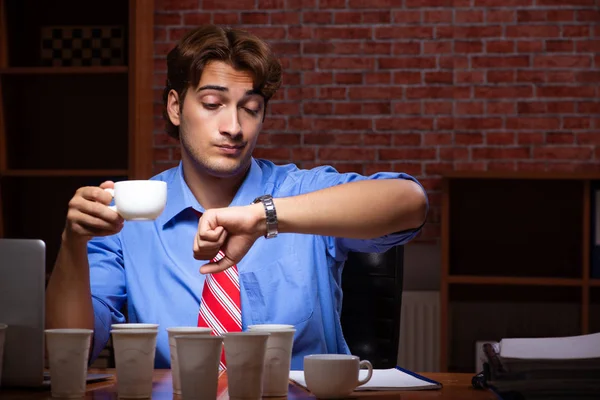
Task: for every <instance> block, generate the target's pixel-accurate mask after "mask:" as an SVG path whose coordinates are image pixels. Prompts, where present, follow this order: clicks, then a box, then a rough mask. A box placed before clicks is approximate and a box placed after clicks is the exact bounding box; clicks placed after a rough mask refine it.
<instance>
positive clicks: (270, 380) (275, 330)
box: [248, 324, 296, 397]
mask: <svg viewBox="0 0 600 400" xmlns="http://www.w3.org/2000/svg"><path fill="white" fill-rule="evenodd" d="M248 329H249V330H250V331H253V332H259V331H260V332H269V333H270V334H271V335H270V336H269V339H268V340H267V350H266V353H265V367H264V372H263V389H262V392H263V393H262V395H263V397H282V396H287V394H288V385H289V378H290V367H291V363H292V347H293V345H294V334H295V333H296V329H295V328H294V326H293V325H282V324H261V325H250V326H249V327H248Z"/></svg>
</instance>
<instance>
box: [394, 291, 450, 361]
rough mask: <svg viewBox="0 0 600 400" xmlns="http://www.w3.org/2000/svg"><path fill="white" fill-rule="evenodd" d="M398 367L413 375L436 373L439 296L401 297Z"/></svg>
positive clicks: (427, 293) (416, 293) (414, 293)
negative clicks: (415, 373)
mask: <svg viewBox="0 0 600 400" xmlns="http://www.w3.org/2000/svg"><path fill="white" fill-rule="evenodd" d="M400 317H401V322H400V344H399V349H398V366H400V367H402V368H406V369H408V370H411V371H414V372H439V370H440V368H439V360H440V292H430V291H408V292H403V294H402V313H401V315H400Z"/></svg>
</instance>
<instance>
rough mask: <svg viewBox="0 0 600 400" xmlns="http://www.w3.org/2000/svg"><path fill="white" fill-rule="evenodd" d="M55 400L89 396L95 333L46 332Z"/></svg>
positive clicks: (73, 330)
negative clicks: (86, 389)
mask: <svg viewBox="0 0 600 400" xmlns="http://www.w3.org/2000/svg"><path fill="white" fill-rule="evenodd" d="M44 332H45V334H46V348H47V349H48V363H49V365H50V391H51V393H52V397H63V398H78V397H82V396H83V395H84V394H85V385H86V377H87V370H88V357H89V352H90V343H91V338H92V333H93V331H92V330H91V329H46V330H45V331H44Z"/></svg>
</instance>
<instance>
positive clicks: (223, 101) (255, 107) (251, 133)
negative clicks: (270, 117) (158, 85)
mask: <svg viewBox="0 0 600 400" xmlns="http://www.w3.org/2000/svg"><path fill="white" fill-rule="evenodd" d="M167 107H168V112H169V117H170V119H171V122H173V124H174V125H176V126H179V136H180V138H181V144H182V147H183V152H182V157H184V158H186V157H187V158H189V159H190V161H192V162H193V163H194V165H196V166H197V167H198V168H199V169H200V171H199V172H201V173H206V174H209V175H211V176H215V177H221V178H228V177H235V176H239V175H242V174H245V172H246V170H247V168H248V167H249V165H250V158H251V156H252V151H253V150H254V147H255V145H256V140H257V139H258V134H259V132H260V129H261V127H262V120H263V113H264V109H265V104H264V99H263V98H262V96H261V95H260V94H258V93H256V92H254V90H253V77H252V75H251V74H250V73H248V72H246V71H238V70H235V69H233V68H232V67H231V66H230V65H229V64H226V63H224V62H220V61H214V62H210V63H208V64H207V65H206V66H205V68H204V71H203V72H202V76H201V78H200V82H199V83H198V86H197V87H195V88H193V87H190V88H189V89H188V91H187V94H186V96H185V100H184V103H183V108H182V109H181V112H180V111H179V98H178V96H177V93H176V92H175V91H171V93H170V94H169V100H168V104H167Z"/></svg>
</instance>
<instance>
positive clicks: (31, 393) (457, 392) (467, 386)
mask: <svg viewBox="0 0 600 400" xmlns="http://www.w3.org/2000/svg"><path fill="white" fill-rule="evenodd" d="M90 372H94V373H111V374H114V373H115V371H114V370H113V369H109V370H92V371H90ZM422 375H423V376H426V377H428V378H431V379H433V380H436V381H438V382H441V383H442V384H443V385H444V388H443V389H441V390H422V391H402V392H355V396H353V398H356V399H367V398H369V399H370V398H377V399H381V400H389V399H401V400H421V399H438V400H449V399H452V400H496V399H497V397H496V396H495V395H494V394H493V393H492V392H490V391H487V390H475V389H473V388H472V387H471V377H472V375H471V374H447V373H423V374H422ZM171 385H172V383H171V370H168V369H165V370H155V371H154V388H153V391H152V399H153V400H154V399H158V400H173V399H179V398H180V396H178V395H173V391H172V386H171ZM0 398H1V399H2V400H26V399H27V400H39V399H47V400H50V399H52V397H51V396H50V390H49V389H38V390H14V389H10V390H9V389H6V388H5V389H0ZM84 398H85V399H90V400H91V399H93V400H108V399H111V400H112V399H117V390H116V386H115V380H114V377H113V378H112V379H110V380H107V381H103V382H97V383H92V384H89V385H88V391H87V393H86V396H85V397H84ZM314 398H315V397H314V396H313V395H311V394H310V393H309V392H308V391H306V390H305V389H303V388H302V387H299V386H296V385H293V384H290V389H289V395H288V399H290V400H299V399H314ZM265 399H268V398H265ZM273 399H276V398H273ZM218 400H229V396H228V394H227V375H226V374H223V375H222V376H221V378H220V379H219V390H218Z"/></svg>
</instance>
